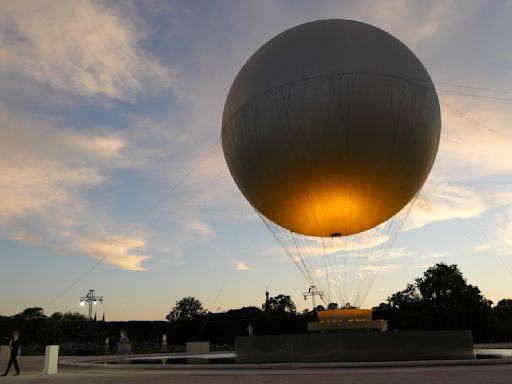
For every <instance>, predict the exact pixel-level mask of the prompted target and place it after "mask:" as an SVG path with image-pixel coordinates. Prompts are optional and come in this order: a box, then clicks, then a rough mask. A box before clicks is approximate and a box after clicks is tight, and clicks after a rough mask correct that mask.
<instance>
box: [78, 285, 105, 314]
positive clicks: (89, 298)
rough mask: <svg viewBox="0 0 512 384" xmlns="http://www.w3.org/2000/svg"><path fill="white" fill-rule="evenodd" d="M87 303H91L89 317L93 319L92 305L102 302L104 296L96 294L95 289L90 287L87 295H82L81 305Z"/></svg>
mask: <svg viewBox="0 0 512 384" xmlns="http://www.w3.org/2000/svg"><path fill="white" fill-rule="evenodd" d="M86 303H87V304H89V319H90V320H92V307H93V306H94V305H96V304H98V303H100V304H102V303H103V296H96V295H95V294H94V289H89V292H88V293H87V295H86V296H82V297H80V305H81V306H84V305H85V304H86Z"/></svg>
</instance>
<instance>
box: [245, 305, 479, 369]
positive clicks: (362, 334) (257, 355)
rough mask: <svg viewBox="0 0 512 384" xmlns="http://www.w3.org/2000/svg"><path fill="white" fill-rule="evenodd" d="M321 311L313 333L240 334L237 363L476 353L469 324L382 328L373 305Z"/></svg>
mask: <svg viewBox="0 0 512 384" xmlns="http://www.w3.org/2000/svg"><path fill="white" fill-rule="evenodd" d="M322 312H324V313H322ZM322 312H318V319H319V321H318V322H315V323H309V324H308V329H309V331H310V333H304V334H292V335H265V336H245V337H238V338H236V340H235V352H236V363H238V364H261V363H330V362H378V361H419V360H464V359H475V353H474V350H473V337H472V334H471V331H469V330H447V331H393V332H378V331H384V330H385V329H386V323H385V322H384V321H382V320H371V310H364V309H355V310H336V311H322ZM368 314H369V316H370V318H369V319H368ZM376 331H377V332H376Z"/></svg>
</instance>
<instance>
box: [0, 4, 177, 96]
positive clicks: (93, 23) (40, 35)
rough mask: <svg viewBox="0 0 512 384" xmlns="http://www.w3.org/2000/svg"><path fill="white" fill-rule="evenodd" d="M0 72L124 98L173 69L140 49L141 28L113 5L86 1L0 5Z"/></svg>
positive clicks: (169, 78) (163, 79) (169, 79)
mask: <svg viewBox="0 0 512 384" xmlns="http://www.w3.org/2000/svg"><path fill="white" fill-rule="evenodd" d="M0 23H1V24H2V25H3V26H4V27H2V28H1V29H0V71H1V72H4V73H15V74H18V75H21V76H24V77H28V78H31V79H33V80H36V81H38V82H41V83H44V84H48V85H50V86H51V87H52V88H55V89H59V90H64V91H68V92H71V93H74V94H77V95H81V96H93V95H104V96H107V97H110V98H114V99H121V100H129V99H133V98H134V97H135V96H136V95H138V94H140V93H142V92H145V91H147V90H148V89H152V90H154V89H158V88H161V87H168V86H171V85H172V84H173V82H174V80H175V76H176V73H175V72H174V71H173V70H171V69H170V68H167V67H165V66H163V65H162V64H160V63H159V62H158V61H157V60H156V59H155V58H152V57H151V56H150V55H149V54H148V53H147V52H145V51H144V50H143V49H141V48H140V44H139V43H140V40H141V38H142V37H143V36H144V32H143V31H142V30H141V29H140V27H139V26H137V25H136V24H135V23H133V22H131V20H130V19H129V18H128V17H125V16H124V15H123V14H121V13H120V12H119V9H118V8H116V7H107V6H105V4H102V3H98V2H93V1H89V0H83V1H78V0H70V1H66V2H57V1H51V0H41V1H37V2H33V1H23V0H22V1H16V2H13V1H7V2H2V4H1V6H0Z"/></svg>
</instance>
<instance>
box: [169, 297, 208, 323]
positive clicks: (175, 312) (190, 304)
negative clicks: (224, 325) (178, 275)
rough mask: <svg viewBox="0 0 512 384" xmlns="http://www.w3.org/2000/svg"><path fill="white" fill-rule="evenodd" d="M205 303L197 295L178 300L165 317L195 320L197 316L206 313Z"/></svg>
mask: <svg viewBox="0 0 512 384" xmlns="http://www.w3.org/2000/svg"><path fill="white" fill-rule="evenodd" d="M206 313H207V311H206V310H205V309H204V308H203V304H201V302H200V301H199V300H197V299H196V298H195V297H192V296H188V297H184V298H183V299H181V300H179V301H176V305H175V306H174V308H173V309H172V310H171V312H169V314H168V315H167V316H166V317H165V318H166V319H167V321H176V320H193V319H194V318H196V317H197V316H201V315H206Z"/></svg>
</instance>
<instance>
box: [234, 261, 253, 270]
mask: <svg viewBox="0 0 512 384" xmlns="http://www.w3.org/2000/svg"><path fill="white" fill-rule="evenodd" d="M233 264H234V266H235V270H237V271H248V270H249V269H251V267H249V266H248V265H247V264H246V263H245V262H243V261H240V260H233Z"/></svg>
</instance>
